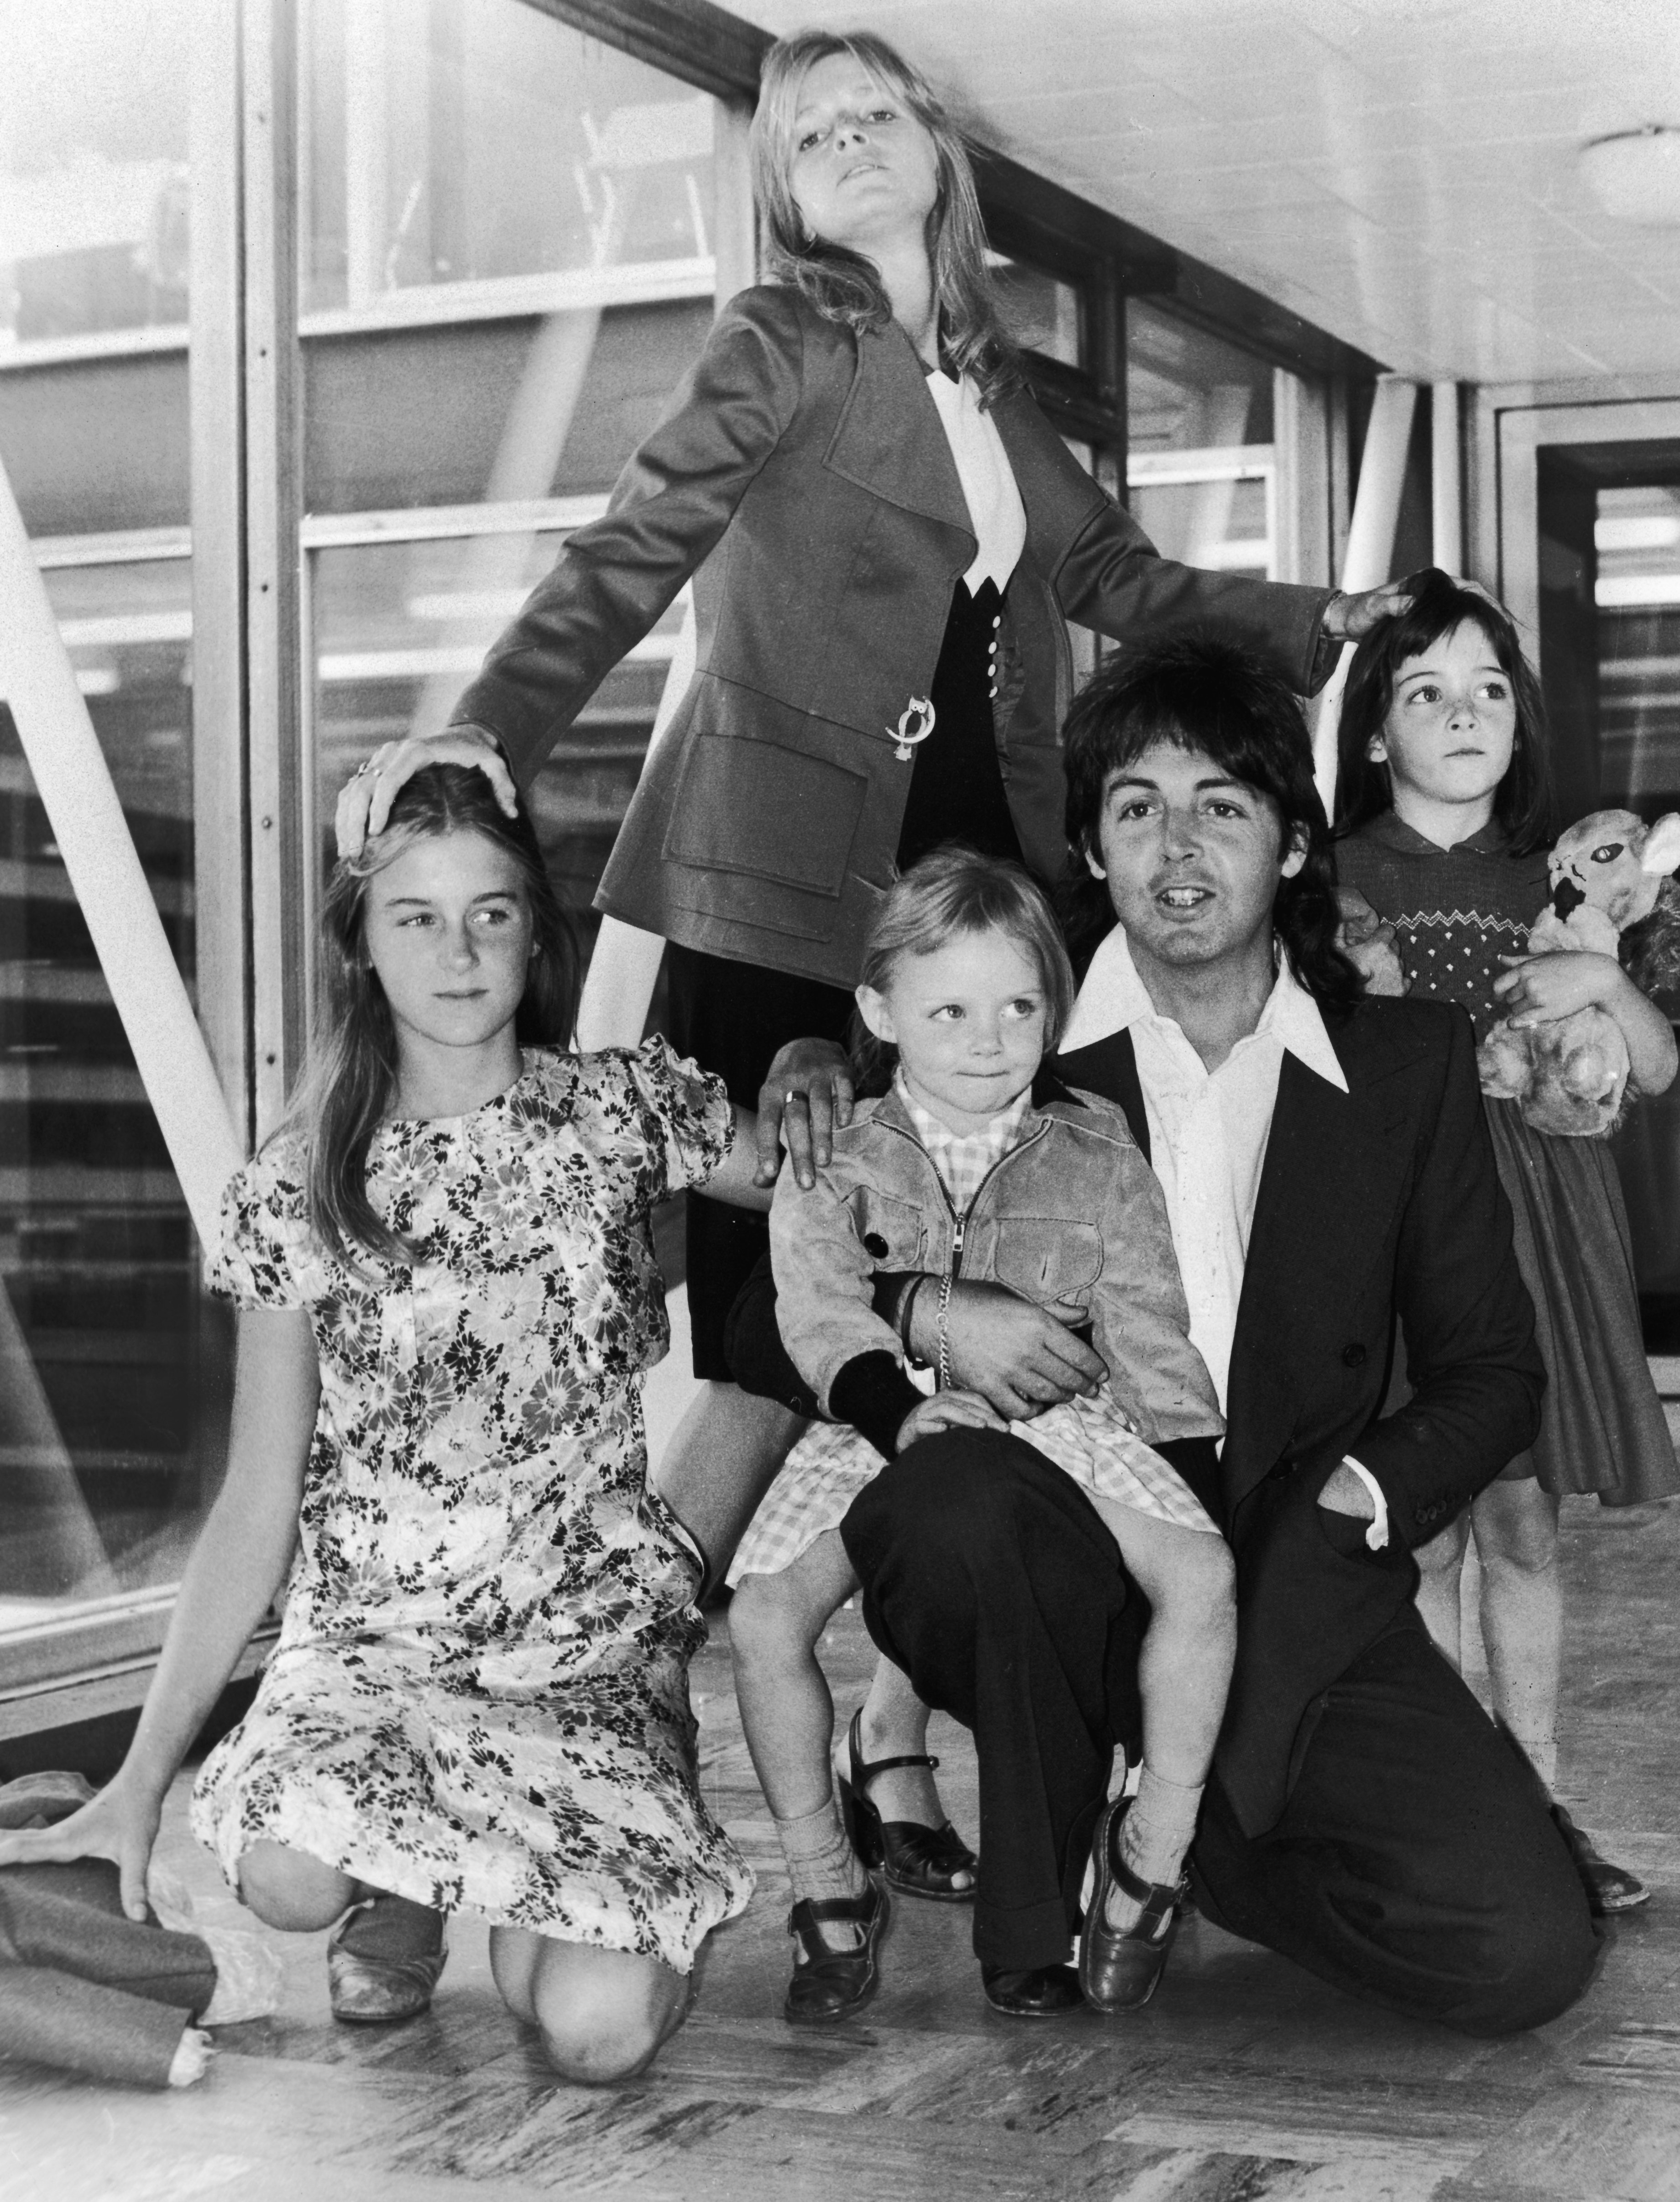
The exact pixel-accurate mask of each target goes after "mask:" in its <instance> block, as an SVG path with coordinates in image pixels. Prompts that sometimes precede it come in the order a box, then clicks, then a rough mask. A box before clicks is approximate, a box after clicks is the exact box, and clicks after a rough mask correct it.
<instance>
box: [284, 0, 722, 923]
mask: <svg viewBox="0 0 1680 2202" xmlns="http://www.w3.org/2000/svg"><path fill="white" fill-rule="evenodd" d="M303 65H304V97H303V103H302V106H303V129H304V132H305V144H304V145H303V168H304V171H305V173H306V174H307V176H308V194H307V212H306V215H305V218H304V221H303V238H302V244H303V253H302V259H303V339H304V399H303V424H304V450H303V495H304V514H305V518H304V540H305V545H306V550H305V558H306V575H307V582H308V586H307V590H306V596H305V603H306V606H307V617H308V636H307V638H306V653H307V658H308V663H309V665H310V666H311V668H312V669H313V676H314V677H313V682H312V685H311V688H310V692H309V696H308V733H309V735H310V737H311V738H312V741H313V751H314V755H313V766H312V769H311V772H310V774H309V780H310V786H311V789H312V798H313V801H314V811H315V818H316V822H317V827H318V829H324V828H325V827H326V825H328V824H329V823H330V821H331V816H332V805H333V802H334V799H335V798H336V796H337V792H338V788H339V786H341V785H342V784H343V782H344V779H345V778H346V777H347V776H348V774H350V771H351V770H353V769H354V768H355V764H356V762H358V761H359V760H360V758H361V757H364V756H366V755H367V751H369V749H371V748H372V747H373V746H374V745H376V744H378V743H379V742H381V741H384V740H386V739H390V738H391V737H393V736H397V735H401V734H405V733H409V732H411V731H414V730H416V729H421V728H426V727H437V726H439V725H442V724H443V721H445V720H446V719H447V717H448V715H449V710H450V709H451V707H452V706H453V704H454V703H455V698H456V697H457V696H458V695H459V694H460V692H461V690H462V689H463V688H464V687H465V686H467V682H468V681H469V680H471V679H472V677H473V674H474V673H476V672H477V670H478V668H479V663H480V662H481V661H482V659H483V656H484V654H485V650H486V649H487V647H488V646H489V645H490V643H491V642H493V641H494V640H495V639H496V635H497V633H499V632H500V631H501V629H502V627H504V626H505V625H506V624H507V622H508V620H509V619H511V618H512V616H513V615H514V613H515V612H516V611H517V610H518V609H519V607H520V603H522V602H523V601H524V599H525V597H526V594H527V593H528V592H529V591H530V590H531V588H532V586H533V584H534V583H535V582H536V581H537V580H539V579H540V578H541V577H542V575H543V574H544V573H545V572H546V571H547V570H548V568H549V567H550V566H551V565H552V563H553V562H554V560H555V556H557V555H558V553H559V551H560V550H561V546H562V545H563V544H564V542H565V539H566V534H567V531H568V530H569V529H570V528H572V527H577V526H578V525H579V524H580V523H581V522H583V521H586V520H588V519H590V518H592V517H594V516H595V515H596V514H597V513H599V512H600V511H601V510H602V509H603V507H604V504H605V500H606V492H608V490H609V489H610V487H611V486H612V484H613V482H614V479H615V478H616V476H617V474H618V473H619V471H620V468H621V467H622V466H623V464H624V462H625V461H626V459H627V458H628V457H629V456H630V454H631V451H632V450H634V449H635V447H636V445H637V444H638V443H639V442H640V441H641V440H642V439H643V437H644V436H645V435H646V434H647V433H648V432H649V429H651V428H652V427H653V426H654V425H655V421H657V420H658V418H659V416H660V415H661V412H662V411H663V409H664V408H665V406H666V405H667V403H668V402H669V399H670V397H671V393H672V392H673V389H674V388H675V386H677V384H678V382H679V381H680V380H681V379H682V376H683V375H684V373H685V372H686V371H687V369H688V368H689V367H690V365H691V364H692V363H693V362H694V360H695V358H696V356H698V353H699V351H700V349H701V346H702V344H704V342H705V339H706V336H707V333H708V330H709V328H710V327H711V322H712V316H713V311H714V293H715V291H716V287H717V283H718V256H717V249H716V247H717V239H718V237H719V235H720V231H722V230H725V229H727V228H729V227H731V222H733V224H734V227H736V228H737V229H738V227H739V222H738V209H733V208H731V207H729V206H726V205H725V206H720V204H719V203H718V194H719V192H720V191H729V190H736V191H738V190H739V189H740V188H741V178H740V173H739V170H738V168H735V169H731V170H729V171H728V174H727V179H726V180H725V164H721V163H720V162H719V161H718V160H717V158H716V157H715V154H716V144H717V141H718V138H719V136H720V132H721V131H722V129H723V128H724V127H726V118H725V116H724V115H723V111H722V109H720V105H719V103H718V102H717V101H715V100H714V99H713V98H712V97H710V96H709V95H708V94H706V93H704V92H700V91H694V90H693V89H691V88H690V86H688V85H683V84H680V83H678V82H676V81H675V80H674V79H672V78H671V77H669V76H667V75H666V74H664V73H663V72H661V71H660V70H658V69H655V68H650V67H649V66H647V65H646V64H644V63H643V62H637V61H636V60H633V59H632V58H631V56H628V55H626V54H623V53H620V52H618V51H617V50H614V49H613V48H610V47H608V46H605V45H603V44H601V43H600V42H599V41H598V40H596V39H592V38H586V37H585V36H584V35H583V33H581V32H578V31H574V30H572V29H570V28H568V27H567V26H564V25H562V24H561V23H558V22H556V21H554V20H553V18H552V17H549V16H547V15H543V14H542V13H541V12H540V11H538V10H537V9H532V8H531V7H529V6H527V5H526V4H524V0H480V4H479V5H476V6H474V7H473V8H470V9H468V8H455V7H449V8H439V7H438V6H436V5H432V4H430V0H314V4H312V5H311V7H310V8H309V9H308V15H307V18H306V21H305V26H304V33H303ZM683 610H684V603H683V601H680V600H679V602H678V604H677V605H675V606H673V609H672V610H671V612H670V613H669V614H667V617H666V618H665V619H664V620H663V621H661V623H660V627H659V628H658V630H657V631H656V632H655V633H654V634H652V635H650V636H649V638H648V639H647V640H646V641H645V642H643V644H641V645H638V647H637V649H636V650H635V651H632V652H631V656H630V657H629V658H628V660H627V661H626V663H625V664H624V665H623V666H621V667H620V668H618V669H617V670H615V671H614V673H613V674H611V675H609V676H608V680H607V681H606V682H605V683H604V684H603V686H602V689H601V690H600V692H599V693H598V694H597V695H596V696H595V697H594V698H592V699H591V700H590V704H588V705H587V706H586V708H585V709H584V712H583V714H582V715H581V716H580V717H579V720H578V721H577V722H576V723H575V724H574V725H573V727H571V728H569V729H568V730H567V733H566V734H565V736H564V737H563V739H561V741H560V742H559V744H558V745H556V748H555V753H554V756H553V757H552V758H551V760H550V762H549V766H548V768H547V769H546V770H545V772H544V773H543V776H542V779H541V780H540V782H539V783H538V786H537V790H536V794H535V798H534V807H535V810H536V814H537V824H538V830H539V832H540V833H541V836H542V839H543V846H544V850H545V852H546V854H547V855H548V857H549V863H550V865H551V867H552V868H553V871H554V874H555V880H556V884H557V885H559V886H561V890H562V892H563V893H564V895H565V898H566V899H567V902H568V904H570V905H571V907H572V908H573V910H574V911H575V912H577V914H578V915H579V916H580V917H581V918H582V919H583V920H584V925H585V928H586V929H587V927H588V926H589V924H590V919H589V909H590V900H591V898H592V897H593V894H594V891H595V887H596V882H597V881H598V880H599V878H600V875H601V871H602V867H603V865H604V864H605V862H606V859H607V855H608V851H609V850H610V849H611V846H612V844H613V839H614V835H615V834H616V833H617V830H618V826H619V822H620V820H621V819H622V817H623V815H624V812H625V809H626V805H627V804H628V802H629V799H630V796H631V791H632V790H633V788H634V786H635V785H636V780H637V775H638V774H639V772H640V769H641V764H642V759H643V755H644V753H645V751H646V747H647V740H648V736H649V732H650V731H651V728H652V724H653V719H654V714H655V710H656V709H657V707H658V704H659V699H660V696H661V691H662V687H663V683H664V677H665V673H666V669H667V667H668V665H669V663H670V660H671V656H672V651H673V647H674V644H675V640H676V635H677V631H678V627H679V626H680V623H681V619H682V615H683ZM316 846H317V849H318V850H319V851H320V855H321V857H323V858H324V857H325V856H326V846H325V839H324V833H322V832H321V831H320V830H318V833H317V837H316Z"/></svg>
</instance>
